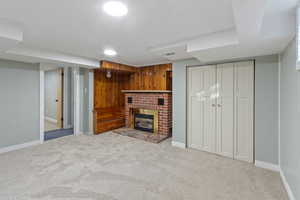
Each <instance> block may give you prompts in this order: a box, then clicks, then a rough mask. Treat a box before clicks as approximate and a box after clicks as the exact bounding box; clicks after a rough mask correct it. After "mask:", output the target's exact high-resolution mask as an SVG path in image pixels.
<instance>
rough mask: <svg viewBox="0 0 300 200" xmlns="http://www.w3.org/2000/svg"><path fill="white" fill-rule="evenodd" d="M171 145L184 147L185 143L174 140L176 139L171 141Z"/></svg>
mask: <svg viewBox="0 0 300 200" xmlns="http://www.w3.org/2000/svg"><path fill="white" fill-rule="evenodd" d="M172 146H174V147H178V148H182V149H185V148H186V145H185V144H184V143H181V142H176V141H172Z"/></svg>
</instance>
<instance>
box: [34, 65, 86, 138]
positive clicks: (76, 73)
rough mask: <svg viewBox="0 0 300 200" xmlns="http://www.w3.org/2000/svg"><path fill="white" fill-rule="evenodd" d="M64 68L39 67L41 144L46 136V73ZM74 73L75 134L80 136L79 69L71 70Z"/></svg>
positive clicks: (73, 68)
mask: <svg viewBox="0 0 300 200" xmlns="http://www.w3.org/2000/svg"><path fill="white" fill-rule="evenodd" d="M58 68H63V67H60V66H57V65H52V64H45V63H41V64H40V67H39V72H40V73H39V75H40V77H39V78H40V83H39V84H40V102H39V103H40V142H41V143H44V134H45V121H44V120H45V71H47V70H49V69H58ZM71 70H72V73H73V81H74V87H73V94H74V96H73V98H74V105H73V106H74V121H73V124H74V134H73V135H75V136H76V135H80V134H81V132H80V95H79V92H80V88H79V86H80V82H79V67H72V68H71Z"/></svg>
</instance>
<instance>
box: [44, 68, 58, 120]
mask: <svg viewBox="0 0 300 200" xmlns="http://www.w3.org/2000/svg"><path fill="white" fill-rule="evenodd" d="M57 88H58V72H57V70H50V71H45V116H46V117H49V118H51V119H54V120H56V111H57V109H56V99H57Z"/></svg>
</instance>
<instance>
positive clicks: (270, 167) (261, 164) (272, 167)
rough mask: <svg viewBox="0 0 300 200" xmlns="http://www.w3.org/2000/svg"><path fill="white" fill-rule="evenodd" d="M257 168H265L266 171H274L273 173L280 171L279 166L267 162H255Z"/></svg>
mask: <svg viewBox="0 0 300 200" xmlns="http://www.w3.org/2000/svg"><path fill="white" fill-rule="evenodd" d="M255 166H256V167H260V168H264V169H268V170H272V171H275V172H279V171H280V168H279V165H275V164H272V163H267V162H263V161H259V160H255Z"/></svg>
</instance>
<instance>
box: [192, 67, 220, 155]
mask: <svg viewBox="0 0 300 200" xmlns="http://www.w3.org/2000/svg"><path fill="white" fill-rule="evenodd" d="M188 75H189V84H188V88H189V90H188V91H189V92H188V93H189V94H188V97H189V98H188V99H189V103H188V105H189V108H188V109H189V116H188V123H189V127H188V133H189V134H188V146H189V147H191V148H196V149H200V150H203V151H208V152H216V136H215V135H216V134H215V110H216V106H215V102H216V101H215V97H214V95H215V91H216V90H215V88H216V67H215V66H205V67H193V68H189V74H188Z"/></svg>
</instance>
